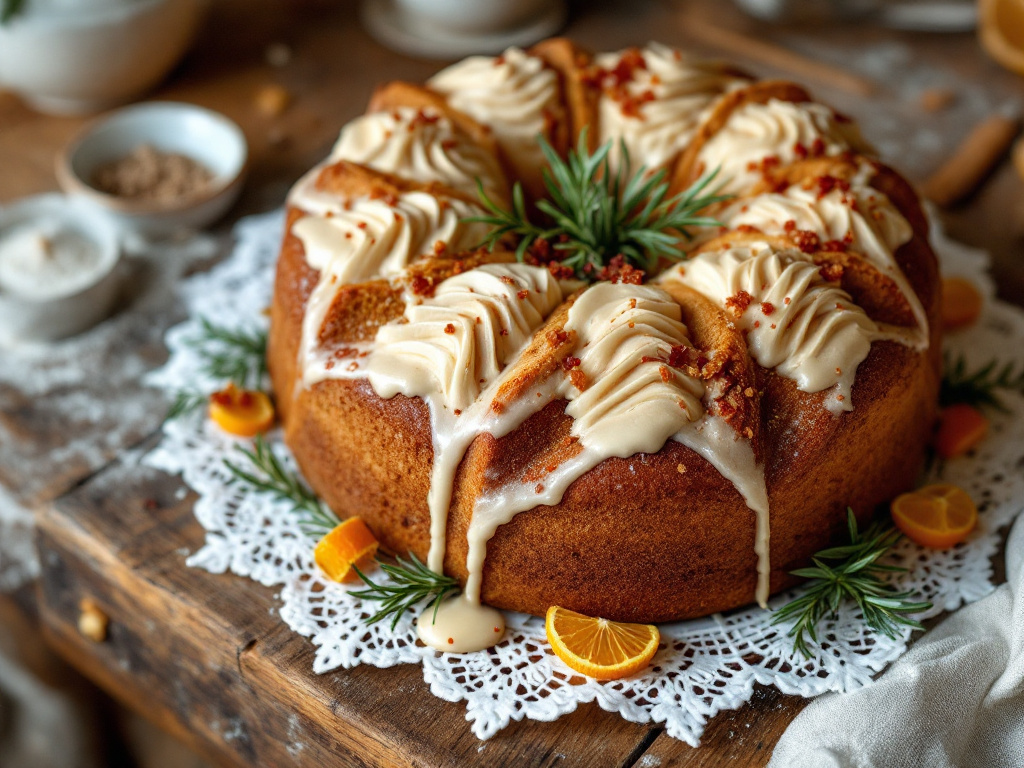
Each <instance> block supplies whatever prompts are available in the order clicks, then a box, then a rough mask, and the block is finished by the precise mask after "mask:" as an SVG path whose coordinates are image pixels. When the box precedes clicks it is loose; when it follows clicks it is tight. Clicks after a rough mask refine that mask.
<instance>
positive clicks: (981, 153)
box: [920, 115, 1020, 207]
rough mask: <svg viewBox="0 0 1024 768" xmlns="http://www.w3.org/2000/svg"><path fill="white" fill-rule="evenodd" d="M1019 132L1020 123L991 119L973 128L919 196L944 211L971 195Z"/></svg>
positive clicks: (1016, 119)
mask: <svg viewBox="0 0 1024 768" xmlns="http://www.w3.org/2000/svg"><path fill="white" fill-rule="evenodd" d="M1019 131H1020V119H1019V118H1017V117H1016V116H1015V117H1007V116H1005V115H993V116H992V117H989V118H987V119H985V120H983V121H982V122H980V123H978V124H977V125H976V126H974V129H973V130H972V131H971V132H970V133H969V134H968V136H967V138H966V139H964V140H963V142H961V144H960V146H959V147H957V148H956V150H955V151H954V152H953V154H952V156H951V157H950V158H949V160H947V161H946V162H945V164H944V165H943V166H942V167H940V168H939V170H937V171H936V172H935V173H934V174H932V176H931V177H930V178H929V179H928V180H927V181H926V182H925V183H924V184H923V185H921V190H920V191H921V194H922V195H923V196H924V197H926V198H928V199H929V200H932V201H933V202H935V203H936V204H937V205H940V206H942V207H948V206H950V205H953V204H954V203H957V202H959V201H961V200H963V199H964V198H965V197H967V196H968V195H969V194H970V193H971V192H973V191H974V190H975V189H976V188H977V187H978V185H979V184H980V183H981V182H982V180H983V179H984V178H985V177H986V176H987V175H988V173H989V171H991V170H992V168H993V167H994V166H995V164H996V163H997V162H998V161H999V159H1000V158H1001V157H1002V156H1003V154H1004V153H1005V152H1006V150H1007V149H1008V148H1009V146H1010V143H1011V142H1012V141H1013V139H1014V138H1015V137H1016V136H1017V133H1018V132H1019Z"/></svg>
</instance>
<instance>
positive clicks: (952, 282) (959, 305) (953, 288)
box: [942, 0, 1024, 331]
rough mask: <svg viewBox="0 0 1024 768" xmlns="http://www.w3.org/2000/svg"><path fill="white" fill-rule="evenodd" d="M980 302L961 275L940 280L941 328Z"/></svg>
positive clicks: (967, 321)
mask: <svg viewBox="0 0 1024 768" xmlns="http://www.w3.org/2000/svg"><path fill="white" fill-rule="evenodd" d="M1021 2H1024V0H1021ZM982 303H983V300H982V298H981V293H980V292H979V291H978V289H977V288H976V287H975V286H974V283H972V282H971V281H970V280H965V279H964V278H962V277H947V278H945V279H944V280H943V281H942V326H943V328H945V329H946V330H947V331H951V330H954V329H956V328H963V327H965V326H968V325H973V324H974V323H976V322H977V321H978V318H979V317H980V316H981V307H982Z"/></svg>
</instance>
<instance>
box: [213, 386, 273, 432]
mask: <svg viewBox="0 0 1024 768" xmlns="http://www.w3.org/2000/svg"><path fill="white" fill-rule="evenodd" d="M210 418H211V419H212V420H213V422H214V424H216V425H217V426H218V427H220V428H221V429H223V430H224V431H225V432H228V433H230V434H232V435H237V436H238V437H254V436H255V435H258V434H260V433H261V432H266V431H267V430H268V429H270V428H271V427H272V426H273V425H274V406H273V404H272V403H271V402H270V398H269V397H267V395H266V394H265V393H263V392H257V391H255V390H251V389H239V388H238V387H236V386H235V385H234V384H228V385H227V387H225V388H224V389H222V390H221V391H220V392H214V393H213V394H212V395H210Z"/></svg>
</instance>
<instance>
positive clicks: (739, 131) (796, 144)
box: [698, 99, 866, 192]
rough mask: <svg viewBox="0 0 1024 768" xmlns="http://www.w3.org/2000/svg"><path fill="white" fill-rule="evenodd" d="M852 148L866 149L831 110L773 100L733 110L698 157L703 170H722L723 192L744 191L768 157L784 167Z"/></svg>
mask: <svg viewBox="0 0 1024 768" xmlns="http://www.w3.org/2000/svg"><path fill="white" fill-rule="evenodd" d="M851 148H855V149H866V145H865V143H864V140H863V139H862V138H861V137H860V132H859V130H858V129H857V127H856V125H854V124H853V123H851V122H844V121H842V120H840V119H839V118H837V117H836V114H835V112H833V111H832V110H831V109H829V108H828V107H826V106H823V105H822V104H811V103H804V104H794V103H793V102H789V101H780V100H778V99H770V100H769V101H768V103H767V104H758V103H750V104H744V105H743V106H742V107H740V108H739V109H737V110H736V111H735V112H733V113H732V114H731V115H730V116H729V120H728V122H727V123H726V124H725V125H724V126H723V127H722V128H721V130H719V131H718V132H717V133H715V134H714V135H713V136H712V137H711V138H710V139H708V141H707V143H706V144H705V145H704V146H703V147H702V148H701V150H700V154H699V155H698V158H699V161H700V162H701V163H702V164H703V167H704V169H705V171H707V172H710V171H713V170H714V169H716V168H717V169H719V171H718V180H719V181H721V182H722V184H723V186H722V191H724V192H742V191H743V190H744V189H749V188H750V187H751V186H752V185H753V184H754V183H755V182H756V181H757V180H758V179H759V178H760V164H761V162H762V161H763V160H765V159H766V158H772V159H773V162H774V161H777V162H778V163H779V164H781V165H786V164H788V163H792V162H793V161H794V160H797V159H798V158H799V157H800V156H801V154H804V155H806V154H807V153H810V154H813V155H819V156H820V155H837V154H840V153H841V152H844V151H846V150H847V149H851Z"/></svg>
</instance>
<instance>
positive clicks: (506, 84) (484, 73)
mask: <svg viewBox="0 0 1024 768" xmlns="http://www.w3.org/2000/svg"><path fill="white" fill-rule="evenodd" d="M427 85H428V86H429V87H430V88H432V89H433V90H435V91H438V92H439V93H442V94H444V95H445V96H446V97H447V99H448V103H449V104H450V105H451V106H452V107H453V108H454V109H457V110H459V111H460V112H465V113H466V114H467V115H469V116H470V117H472V118H473V119H475V120H477V121H478V122H480V123H482V124H484V125H486V126H488V127H490V129H491V130H492V131H493V132H494V137H495V139H496V140H497V141H498V144H499V145H500V146H501V148H502V150H503V151H504V152H505V154H506V156H507V157H508V159H509V162H510V163H511V164H512V166H513V168H514V169H515V171H516V173H515V175H516V176H517V177H518V176H530V177H532V176H536V175H537V169H538V168H539V167H541V166H542V165H543V164H544V155H543V153H542V152H541V149H540V146H539V145H538V143H537V136H538V135H545V136H546V135H547V123H548V118H547V115H548V114H549V113H551V112H554V111H556V110H558V109H560V108H561V97H560V93H559V85H558V76H557V74H556V73H555V72H554V71H552V70H550V69H548V68H547V67H546V66H545V64H544V62H543V61H542V60H541V59H539V58H537V57H536V56H531V55H529V54H527V53H525V52H524V51H522V50H520V49H519V48H509V49H508V50H507V51H505V53H503V54H502V55H501V56H500V57H498V58H491V57H487V56H471V57H469V58H468V59H463V60H462V61H460V62H458V63H456V64H453V65H451V66H450V67H448V68H447V69H442V70H441V71H440V72H438V73H437V74H436V75H434V76H433V77H432V78H430V80H428V81H427Z"/></svg>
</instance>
